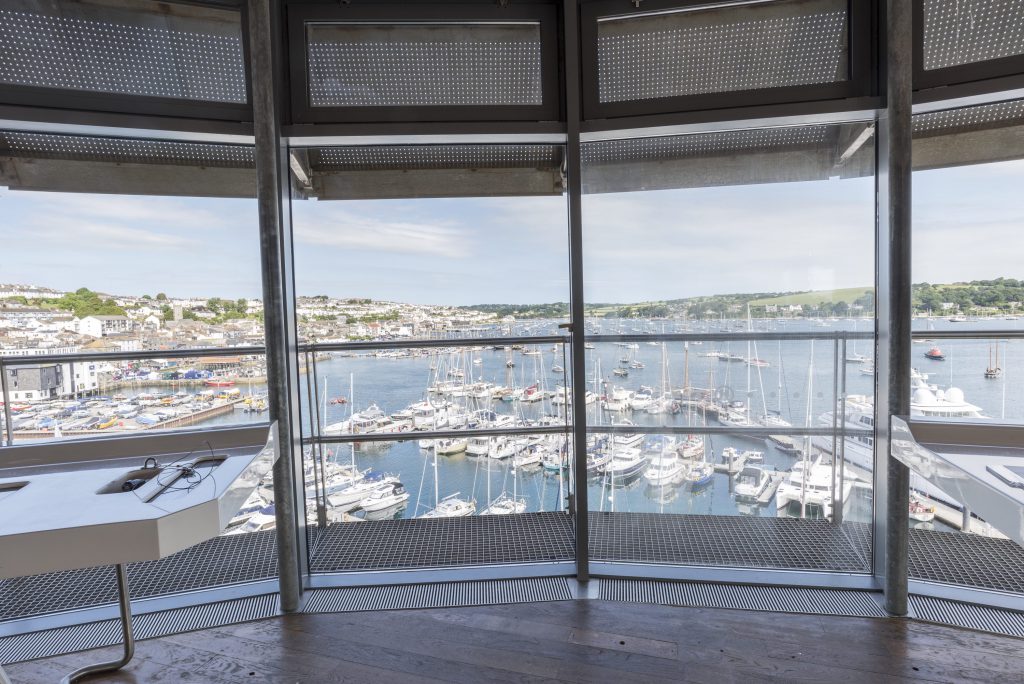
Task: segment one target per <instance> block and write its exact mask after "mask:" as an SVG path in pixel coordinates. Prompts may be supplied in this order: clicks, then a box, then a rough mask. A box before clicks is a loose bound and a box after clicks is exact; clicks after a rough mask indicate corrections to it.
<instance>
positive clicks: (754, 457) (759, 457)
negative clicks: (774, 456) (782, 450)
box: [721, 447, 764, 465]
mask: <svg viewBox="0 0 1024 684" xmlns="http://www.w3.org/2000/svg"><path fill="white" fill-rule="evenodd" d="M721 458H722V463H726V464H728V463H738V462H739V461H740V460H742V461H743V462H744V464H745V465H760V464H761V463H764V452H763V451H752V450H750V451H740V450H739V449H736V448H734V447H725V448H724V449H722V457H721Z"/></svg>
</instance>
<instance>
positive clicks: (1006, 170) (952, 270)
mask: <svg viewBox="0 0 1024 684" xmlns="http://www.w3.org/2000/svg"><path fill="white" fill-rule="evenodd" d="M1022 131H1024V102H1021V101H1020V100H1016V101H1007V102H999V103H994V104H989V105H981V106H976V107H967V108H961V109H951V110H945V111H937V112H932V113H928V114H922V115H918V116H915V117H914V148H913V155H914V169H915V170H914V199H913V201H914V206H913V217H914V225H913V243H914V250H913V283H914V284H913V307H914V324H913V330H914V338H913V342H914V344H913V345H912V354H913V365H914V366H915V370H914V373H913V396H912V400H911V405H910V409H911V411H910V417H911V418H912V419H913V420H916V421H943V422H947V423H971V424H981V425H993V426H994V425H997V424H1000V423H1012V424H1020V423H1021V422H1024V401H1022V399H1021V395H1020V392H1018V391H1016V377H1017V374H1018V373H1019V372H1021V370H1022V369H1024V358H1022V356H1021V354H1022V349H1021V340H1020V339H1019V338H1020V337H1021V336H1022V335H1024V327H1022V325H1021V320H1020V319H1021V316H1022V315H1024V310H1022V307H1024V303H1022V302H1024V270H1022V268H1021V262H1020V258H1019V250H1018V249H1017V246H1018V244H1019V241H1020V240H1019V227H1020V225H1021V223H1022V222H1024V202H1021V199H1020V192H1019V188H1020V185H1021V182H1022V180H1024V137H1022ZM967 448H968V450H969V447H967ZM978 449H979V453H982V452H984V451H986V450H985V448H984V447H979V448H978ZM1003 452H1004V453H1005V454H1006V455H1012V454H1013V453H1014V452H1013V451H1012V450H1003ZM910 486H911V501H912V503H911V525H912V527H913V528H914V529H912V530H911V537H910V543H911V547H910V551H911V554H910V575H911V577H912V578H914V579H921V580H928V581H935V582H943V583H950V584H960V585H968V586H974V587H981V588H984V589H990V590H1000V591H1014V592H1024V584H1022V583H1021V582H1020V581H1018V580H1017V579H1016V573H1014V572H1012V571H1007V569H1008V568H1012V567H1016V566H1018V565H1019V564H1020V563H1021V561H1022V555H1021V549H1020V547H1019V546H1017V545H1016V544H1015V543H1014V542H1013V541H1011V540H1010V539H1008V538H1007V537H1006V535H1005V534H1004V532H1003V531H1002V530H1000V529H998V528H997V527H996V526H994V525H993V524H992V522H990V521H988V520H984V519H982V518H980V517H979V516H978V514H977V513H976V512H975V511H973V510H972V508H971V502H969V501H960V500H959V497H956V496H952V495H951V494H950V492H946V491H941V490H938V489H937V488H935V487H934V486H933V485H932V484H930V483H929V482H928V481H926V480H925V479H924V478H923V477H922V476H921V475H919V474H916V473H915V474H912V475H911V481H910ZM956 532H966V533H967V534H950V533H956Z"/></svg>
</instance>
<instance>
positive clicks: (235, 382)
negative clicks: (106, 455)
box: [5, 355, 268, 442]
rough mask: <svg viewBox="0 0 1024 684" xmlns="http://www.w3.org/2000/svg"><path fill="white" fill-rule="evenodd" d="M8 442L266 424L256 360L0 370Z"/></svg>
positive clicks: (262, 371)
mask: <svg viewBox="0 0 1024 684" xmlns="http://www.w3.org/2000/svg"><path fill="white" fill-rule="evenodd" d="M5 372H6V374H7V376H8V378H7V380H8V394H9V396H10V398H11V403H10V406H9V407H6V408H8V410H9V411H10V413H11V429H12V431H13V437H14V441H15V442H32V441H50V440H56V439H82V438H88V437H112V436H117V435H121V434H127V433H138V432H142V431H147V430H169V429H178V428H193V429H194V428H195V427H199V428H206V427H214V426H223V425H239V424H245V423H254V422H265V421H266V420H267V413H266V411H267V408H268V406H267V379H266V372H267V371H266V362H265V360H264V357H263V356H253V355H239V356H208V357H195V358H183V359H182V358H173V357H169V358H164V359H145V360H141V361H140V360H123V361H98V360H91V361H75V362H70V361H68V362H61V363H48V364H31V363H26V364H25V365H20V364H19V365H14V364H13V363H9V364H8V365H7V366H5Z"/></svg>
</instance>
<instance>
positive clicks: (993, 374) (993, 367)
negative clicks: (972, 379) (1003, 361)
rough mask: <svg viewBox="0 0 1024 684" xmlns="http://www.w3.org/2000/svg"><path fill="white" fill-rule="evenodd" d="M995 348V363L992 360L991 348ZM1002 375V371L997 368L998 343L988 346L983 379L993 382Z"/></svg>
mask: <svg viewBox="0 0 1024 684" xmlns="http://www.w3.org/2000/svg"><path fill="white" fill-rule="evenodd" d="M993 346H994V347H995V362H993V360H992V347H993ZM1002 374H1003V369H1002V368H1001V367H1000V366H999V342H996V343H995V344H994V345H993V344H990V345H989V346H988V367H987V368H986V369H985V377H986V378H989V379H990V380H993V379H995V378H998V377H999V376H1001V375H1002Z"/></svg>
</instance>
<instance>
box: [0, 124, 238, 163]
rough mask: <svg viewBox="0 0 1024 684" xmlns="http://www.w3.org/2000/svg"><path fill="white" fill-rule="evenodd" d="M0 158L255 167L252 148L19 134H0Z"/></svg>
mask: <svg viewBox="0 0 1024 684" xmlns="http://www.w3.org/2000/svg"><path fill="white" fill-rule="evenodd" d="M0 156H4V157H19V158H27V159H65V160H71V161H99V162H112V163H118V164H129V163H131V164H170V165H175V166H209V167H213V166H216V167H226V168H253V167H255V158H254V154H253V148H252V147H248V146H243V145H213V144H208V143H191V142H175V141H168V140H138V139H131V138H93V137H85V136H73V135H51V134H42V133H24V132H21V131H0Z"/></svg>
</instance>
